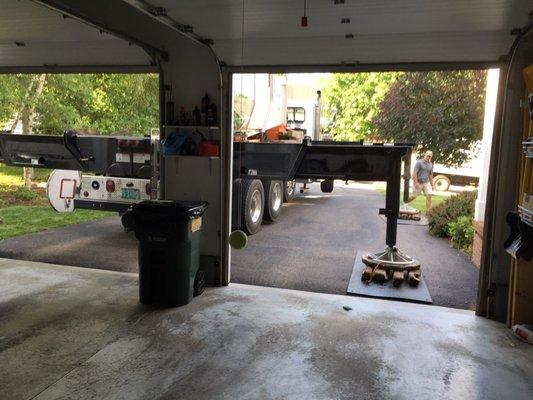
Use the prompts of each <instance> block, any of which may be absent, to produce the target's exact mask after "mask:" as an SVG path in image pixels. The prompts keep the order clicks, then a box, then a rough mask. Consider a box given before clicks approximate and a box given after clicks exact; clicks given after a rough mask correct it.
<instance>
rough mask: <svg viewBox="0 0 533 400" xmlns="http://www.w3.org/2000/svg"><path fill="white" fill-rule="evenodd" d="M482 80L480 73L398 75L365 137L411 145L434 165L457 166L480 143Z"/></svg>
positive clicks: (483, 76)
mask: <svg viewBox="0 0 533 400" xmlns="http://www.w3.org/2000/svg"><path fill="white" fill-rule="evenodd" d="M485 81H486V74H485V71H432V72H412V73H405V74H402V75H400V76H398V79H397V80H396V81H395V82H394V83H393V84H392V85H391V86H390V88H389V91H388V92H387V93H386V95H385V96H384V97H383V99H382V100H381V101H380V103H379V106H378V112H377V114H376V115H375V116H374V117H373V119H372V123H373V124H374V126H375V131H374V134H373V135H371V137H370V138H371V139H374V140H384V141H395V142H413V143H415V145H416V148H417V150H419V151H425V150H432V151H433V158H434V161H436V162H439V163H443V164H446V165H460V164H461V163H463V162H465V161H467V160H468V159H469V158H470V154H469V150H471V149H472V147H473V145H474V144H475V143H476V142H477V141H478V140H481V138H482V130H483V108H484V97H485V91H484V89H485Z"/></svg>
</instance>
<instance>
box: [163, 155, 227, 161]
mask: <svg viewBox="0 0 533 400" xmlns="http://www.w3.org/2000/svg"><path fill="white" fill-rule="evenodd" d="M161 157H162V158H187V159H193V158H197V159H200V158H201V159H203V160H220V157H219V156H190V155H186V154H176V155H169V156H164V155H161Z"/></svg>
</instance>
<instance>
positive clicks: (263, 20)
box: [0, 0, 531, 315]
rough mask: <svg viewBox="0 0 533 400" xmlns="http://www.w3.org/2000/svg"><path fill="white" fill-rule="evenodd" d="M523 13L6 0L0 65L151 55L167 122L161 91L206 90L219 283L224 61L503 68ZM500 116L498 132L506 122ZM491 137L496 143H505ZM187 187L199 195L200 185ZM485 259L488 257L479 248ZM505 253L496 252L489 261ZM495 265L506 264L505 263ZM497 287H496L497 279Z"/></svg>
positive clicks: (480, 0) (277, 66)
mask: <svg viewBox="0 0 533 400" xmlns="http://www.w3.org/2000/svg"><path fill="white" fill-rule="evenodd" d="M530 13H531V2H530V1H528V0H473V1H468V2H464V1H460V0H437V1H432V2H427V1H424V0H408V1H402V2H399V1H394V0H378V1H362V2H361V1H357V2H355V1H350V0H334V1H333V0H331V1H322V2H318V1H317V2H301V1H293V2H287V1H282V0H275V1H268V0H246V1H243V2H235V1H229V0H224V1H216V2H215V1H197V2H190V1H185V0H179V1H170V0H150V1H148V2H147V1H144V0H106V1H104V0H94V1H91V2H87V1H83V0H70V1H66V0H39V1H28V0H22V1H14V0H8V1H6V2H4V4H3V9H2V13H1V15H0V50H1V51H0V72H13V73H18V72H30V71H36V72H37V71H105V70H110V71H131V70H133V69H137V70H152V71H153V70H155V69H156V65H157V70H158V71H159V72H160V73H161V91H160V95H161V108H160V113H161V124H162V125H164V124H167V125H174V123H175V118H171V117H172V115H170V114H171V113H170V112H167V111H169V110H170V107H165V103H169V104H170V103H173V101H174V102H175V103H176V106H180V107H181V106H184V107H186V108H187V109H192V108H194V105H195V104H198V102H199V101H200V99H201V98H202V96H204V94H205V93H206V92H208V93H209V95H210V98H211V99H213V100H214V104H215V106H217V108H218V110H220V113H219V116H220V118H219V121H217V123H216V125H217V127H218V128H219V129H220V128H223V129H220V132H221V133H220V137H219V140H220V145H221V153H220V159H219V160H216V161H215V162H214V164H215V165H216V167H215V170H216V173H215V174H214V175H213V176H215V178H213V179H215V180H216V181H217V182H218V181H219V177H220V183H221V185H220V189H219V188H218V187H216V190H214V191H213V193H210V194H205V196H209V197H210V200H209V201H211V202H212V204H218V205H217V207H218V206H220V212H215V214H216V215H220V218H221V219H220V223H218V222H217V223H216V224H215V225H213V227H212V229H211V231H212V232H211V233H212V237H213V238H219V239H220V246H218V244H216V245H215V246H213V252H212V253H213V255H214V256H215V257H218V258H219V259H217V260H215V261H213V264H214V265H218V266H219V267H217V268H220V271H219V278H220V281H221V282H222V283H224V282H226V281H227V279H228V278H229V267H228V266H229V255H228V251H227V238H228V234H229V230H230V218H229V216H230V213H229V210H230V204H231V189H230V188H231V167H232V166H231V159H232V157H231V154H232V149H231V138H230V137H229V136H228V135H229V133H230V132H231V129H230V128H231V115H230V108H229V107H228V103H229V101H230V98H231V92H230V90H231V73H232V72H242V73H244V72H251V71H254V70H255V71H263V72H267V71H270V72H271V71H272V70H277V71H295V72H302V71H341V70H346V71H354V70H367V71H371V70H383V69H389V70H393V69H394V70H400V69H403V70H407V69H450V68H473V67H484V68H485V67H489V66H500V67H505V68H507V67H508V63H509V61H510V58H509V55H510V52H511V49H512V45H513V43H514V42H515V39H516V37H517V35H518V36H525V32H526V31H527V30H528V29H530V28H531V22H530V15H531V14H530ZM528 24H529V26H528ZM524 62H525V61H524ZM226 67H229V68H226ZM221 72H222V74H221ZM511 72H513V73H516V71H515V70H513V71H511ZM503 75H505V74H503ZM505 79H506V78H505V76H503V77H502V83H503V81H505ZM502 87H504V85H502ZM172 93H174V97H173V98H172V97H171V96H172ZM502 97H503V93H502ZM515 100H516V99H515ZM509 104H510V103H508V105H509ZM500 106H501V107H503V106H502V105H500ZM501 110H502V113H503V108H502V109H501ZM500 117H501V114H500ZM161 128H164V127H163V126H161ZM501 128H502V130H505V133H507V132H508V129H509V126H508V124H507V125H505V124H504V125H502V126H501ZM162 132H163V133H162V135H163V136H164V135H165V129H163V130H162ZM497 140H499V139H495V146H496V147H498V148H500V147H501V148H504V146H505V144H504V141H501V142H497ZM494 153H495V154H496V153H497V152H494ZM503 153H504V152H503V151H502V152H500V154H503ZM502 165H503V164H502ZM171 167H172V166H171ZM515 167H517V166H516V165H515ZM172 168H174V171H176V170H177V167H176V165H174V166H173V167H172ZM495 168H496V167H493V171H494V172H495V173H496V172H497V171H496V169H495ZM206 170H207V169H206ZM209 170H210V171H212V170H211V169H209ZM514 170H517V168H514ZM169 171H171V169H167V168H165V166H163V169H162V175H161V179H162V181H163V182H164V185H163V187H173V186H172V185H174V184H175V183H176V182H177V181H176V180H175V179H174V178H175V176H174V175H175V174H173V173H171V174H170V175H169V174H167V172H169ZM189 172H190V171H189V170H188V169H187V168H186V169H185V170H183V169H180V173H185V174H186V175H187V174H188V173H189ZM191 173H192V172H191ZM507 173H510V172H509V170H508V171H507ZM512 184H513V182H510V181H509V183H507V182H506V181H503V182H501V188H499V189H500V190H504V191H506V192H507V193H512V192H513V188H512V187H508V186H509V185H511V186H512ZM174 186H175V185H174ZM492 190H493V191H494V190H495V186H493V187H492ZM170 192H171V191H169V193H170ZM197 193H198V196H199V195H204V194H202V190H201V188H198V190H197ZM197 193H196V192H195V193H194V196H197ZM180 195H181V193H179V192H172V196H180ZM500 201H501V197H500V198H497V197H496V198H494V201H493V202H492V203H490V202H489V203H490V204H491V205H492V207H494V208H498V209H500V210H506V209H508V208H509V207H511V206H512V204H511V203H512V202H511V201H507V202H506V203H505V207H499V206H500ZM219 203H222V204H219ZM210 210H218V208H214V207H212V208H210ZM502 212H503V211H502ZM500 217H501V216H500ZM500 219H501V218H500ZM217 228H218V229H217ZM487 229H489V228H487ZM490 229H492V230H494V231H498V232H499V233H498V239H497V240H496V239H495V240H494V242H491V243H490V246H491V247H492V248H493V249H496V248H497V250H498V251H500V247H501V242H502V240H500V238H499V237H500V236H503V235H504V227H503V225H502V224H500V223H499V222H498V223H497V224H495V225H494V226H493V227H491V228H490ZM213 240H217V239H213ZM485 262H486V263H492V262H493V259H491V258H490V257H489V255H486V257H485ZM504 264H506V260H505V259H503V260H501V261H498V265H504ZM500 270H501V271H503V274H504V275H506V273H505V272H506V271H505V268H503V269H500ZM491 276H495V274H492V275H491ZM491 279H492V278H491ZM502 284H503V285H504V284H505V282H502ZM488 286H490V282H489V285H488ZM487 293H491V296H494V295H493V293H494V289H492V288H490V287H487ZM501 293H503V297H501V299H503V298H504V297H505V296H506V293H505V290H503V291H502V292H501ZM483 295H484V296H485V295H486V294H483ZM498 296H499V295H498ZM491 304H500V305H501V304H504V301H501V300H498V301H493V302H491ZM498 307H501V306H498ZM489 308H490V307H489ZM484 313H485V314H486V315H501V314H499V313H494V312H490V311H487V312H484Z"/></svg>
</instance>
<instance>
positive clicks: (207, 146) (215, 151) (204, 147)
mask: <svg viewBox="0 0 533 400" xmlns="http://www.w3.org/2000/svg"><path fill="white" fill-rule="evenodd" d="M198 155H200V156H203V157H218V156H220V145H219V144H218V141H217V140H202V141H201V142H200V146H199V148H198Z"/></svg>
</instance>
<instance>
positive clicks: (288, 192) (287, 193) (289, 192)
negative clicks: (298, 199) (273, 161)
mask: <svg viewBox="0 0 533 400" xmlns="http://www.w3.org/2000/svg"><path fill="white" fill-rule="evenodd" d="M295 193H296V181H295V180H292V181H284V182H283V201H284V202H285V203H290V202H291V201H292V199H294V194H295Z"/></svg>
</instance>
